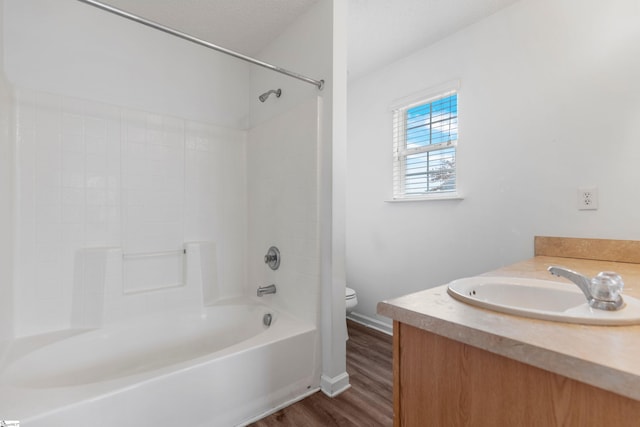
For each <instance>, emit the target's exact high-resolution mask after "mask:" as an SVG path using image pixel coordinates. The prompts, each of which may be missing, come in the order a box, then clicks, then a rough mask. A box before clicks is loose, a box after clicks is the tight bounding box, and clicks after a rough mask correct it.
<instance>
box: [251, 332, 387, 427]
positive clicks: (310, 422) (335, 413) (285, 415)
mask: <svg viewBox="0 0 640 427" xmlns="http://www.w3.org/2000/svg"><path fill="white" fill-rule="evenodd" d="M347 327H348V329H349V340H348V341H347V373H348V374H349V380H350V382H351V388H350V389H349V390H347V391H345V392H344V393H342V394H341V395H340V396H338V397H335V398H333V399H332V398H330V397H327V396H326V395H325V394H324V393H322V392H317V393H315V394H313V395H311V396H309V397H307V398H306V399H304V400H301V401H300V402H298V403H296V404H294V405H291V406H289V407H287V408H284V409H282V410H280V411H278V412H276V413H275V414H273V415H270V416H269V417H267V418H263V419H262V420H260V421H258V422H256V423H253V424H251V426H252V427H274V426H288V427H314V426H323V427H332V426H341V427H342V426H363V427H365V426H366V427H375V426H392V425H393V395H392V394H393V391H392V389H393V375H392V359H393V350H392V338H391V337H390V336H389V335H386V334H383V333H382V332H378V331H375V330H373V329H369V328H367V327H364V326H362V325H359V324H357V323H355V322H351V321H347Z"/></svg>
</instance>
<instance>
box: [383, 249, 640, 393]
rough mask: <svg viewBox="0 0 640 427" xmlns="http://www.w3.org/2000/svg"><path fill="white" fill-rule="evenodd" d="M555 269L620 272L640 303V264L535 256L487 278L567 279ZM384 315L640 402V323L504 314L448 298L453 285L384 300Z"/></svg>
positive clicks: (586, 272) (501, 269)
mask: <svg viewBox="0 0 640 427" xmlns="http://www.w3.org/2000/svg"><path fill="white" fill-rule="evenodd" d="M550 265H560V266H564V267H567V268H570V269H572V270H575V271H578V272H580V273H582V274H584V275H587V276H595V275H596V274H597V273H598V272H600V271H615V272H617V273H619V274H620V275H622V278H623V280H624V282H625V288H624V291H623V296H624V295H629V296H632V297H635V298H638V299H640V264H633V263H622V262H609V261H592V260H584V259H573V258H560V257H551V256H536V257H535V258H532V259H530V260H526V261H522V262H519V263H516V264H513V265H510V266H507V267H503V268H500V269H497V270H494V271H491V272H488V273H485V274H482V275H481V276H517V277H531V278H537V279H544V280H554V281H564V280H565V279H561V278H557V277H552V276H551V275H550V274H549V273H548V272H547V267H548V266H550ZM567 283H568V284H569V283H570V282H568V281H567ZM378 313H379V314H381V315H383V316H387V317H390V318H392V319H393V320H396V321H399V322H402V323H405V324H408V325H411V326H414V327H417V328H420V329H423V330H425V331H428V332H432V333H435V334H437V335H441V336H445V337H447V338H450V339H453V340H456V341H459V342H462V343H465V344H468V345H472V346H474V347H477V348H481V349H484V350H487V351H490V352H492V353H495V354H499V355H502V356H505V357H508V358H510V359H513V360H517V361H520V362H523V363H526V364H529V365H532V366H536V367H538V368H541V369H544V370H547V371H550V372H554V373H556V374H559V375H562V376H565V377H568V378H572V379H574V380H577V381H581V382H584V383H587V384H590V385H593V386H596V387H599V388H602V389H605V390H609V391H612V392H614V393H617V394H620V395H623V396H627V397H629V398H632V399H635V400H640V358H639V357H640V325H637V326H587V325H577V324H569V323H561V322H552V321H546V320H536V319H529V318H524V317H519V316H513V315H509V314H502V313H498V312H494V311H491V310H485V309H482V308H478V307H474V306H471V305H468V304H465V303H463V302H460V301H457V300H455V299H454V298H452V297H451V296H449V294H448V293H447V285H443V286H439V287H436V288H432V289H427V290H424V291H420V292H417V293H414V294H410V295H406V296H402V297H399V298H395V299H392V300H389V301H383V302H381V303H379V304H378Z"/></svg>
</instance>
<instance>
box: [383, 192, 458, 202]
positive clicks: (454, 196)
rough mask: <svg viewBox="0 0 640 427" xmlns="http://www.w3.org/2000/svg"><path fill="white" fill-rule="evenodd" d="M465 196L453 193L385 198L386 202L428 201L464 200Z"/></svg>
mask: <svg viewBox="0 0 640 427" xmlns="http://www.w3.org/2000/svg"><path fill="white" fill-rule="evenodd" d="M463 199H464V197H462V195H460V194H458V193H452V194H432V195H429V196H420V197H407V198H404V199H391V200H385V203H406V202H428V201H438V200H463Z"/></svg>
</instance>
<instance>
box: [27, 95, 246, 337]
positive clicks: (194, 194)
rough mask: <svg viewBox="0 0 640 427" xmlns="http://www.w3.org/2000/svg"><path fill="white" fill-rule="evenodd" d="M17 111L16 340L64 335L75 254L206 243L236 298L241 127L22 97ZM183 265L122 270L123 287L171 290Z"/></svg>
mask: <svg viewBox="0 0 640 427" xmlns="http://www.w3.org/2000/svg"><path fill="white" fill-rule="evenodd" d="M16 113H17V114H16V126H15V128H16V136H17V150H16V152H17V153H16V155H17V159H16V164H17V198H18V230H17V245H18V256H17V259H16V279H17V282H16V283H17V286H16V289H15V302H16V304H15V317H16V319H15V320H16V336H18V337H19V336H25V335H32V334H36V333H42V332H47V331H51V330H57V329H64V328H68V327H69V323H70V317H71V316H70V313H71V302H72V294H73V279H74V258H75V256H76V253H77V252H78V250H79V249H82V248H91V247H120V248H122V249H123V251H124V252H125V253H138V252H149V251H169V250H179V249H182V247H183V244H184V242H186V241H214V242H216V244H217V246H218V252H219V254H220V256H219V259H218V261H219V262H218V264H219V271H218V274H219V277H220V278H221V280H220V283H219V289H218V292H219V293H220V295H229V296H230V295H233V294H234V293H239V292H241V291H242V289H238V285H237V284H244V282H245V280H246V277H245V273H244V270H245V264H244V255H245V254H244V252H245V248H244V245H245V243H244V242H245V241H246V213H245V212H246V189H245V187H246V183H245V179H246V178H245V175H246V174H245V150H246V146H245V145H246V132H245V131H241V130H233V129H224V128H220V127H216V126H213V125H209V124H203V123H196V122H191V121H188V120H184V119H179V118H174V117H167V116H161V115H158V114H153V113H149V112H142V111H133V110H129V109H123V108H119V107H116V106H111V105H105V104H101V103H97V102H91V101H83V100H78V99H73V98H68V97H64V96H57V95H51V94H47V93H42V92H36V91H33V90H26V89H18V90H17V91H16ZM220 261H222V262H220ZM181 263H182V257H181V256H179V255H176V256H175V260H174V262H173V263H163V265H168V267H165V268H164V269H162V268H155V267H152V268H149V266H150V265H149V264H146V263H143V264H139V265H136V262H135V261H132V262H130V263H125V267H123V268H124V271H125V274H124V277H125V282H124V286H125V289H124V291H131V292H135V291H138V290H140V289H139V288H138V286H140V284H141V283H146V284H147V285H144V286H148V284H149V283H152V284H153V285H152V286H153V287H163V286H168V285H172V284H177V283H180V282H181V281H182V276H183V273H182V266H181ZM156 266H157V265H156ZM137 267H141V268H137ZM234 284H235V285H234Z"/></svg>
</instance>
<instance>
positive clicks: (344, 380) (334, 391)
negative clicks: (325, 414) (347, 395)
mask: <svg viewBox="0 0 640 427" xmlns="http://www.w3.org/2000/svg"><path fill="white" fill-rule="evenodd" d="M350 387H351V384H349V374H347V373H346V372H343V373H341V374H340V375H338V376H335V377H333V378H330V377H327V376H326V375H323V376H322V377H321V378H320V390H322V392H323V393H324V394H326V395H327V396H329V397H336V396H337V395H339V394H340V393H342V392H344V391H346V390H348V389H349V388H350Z"/></svg>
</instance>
